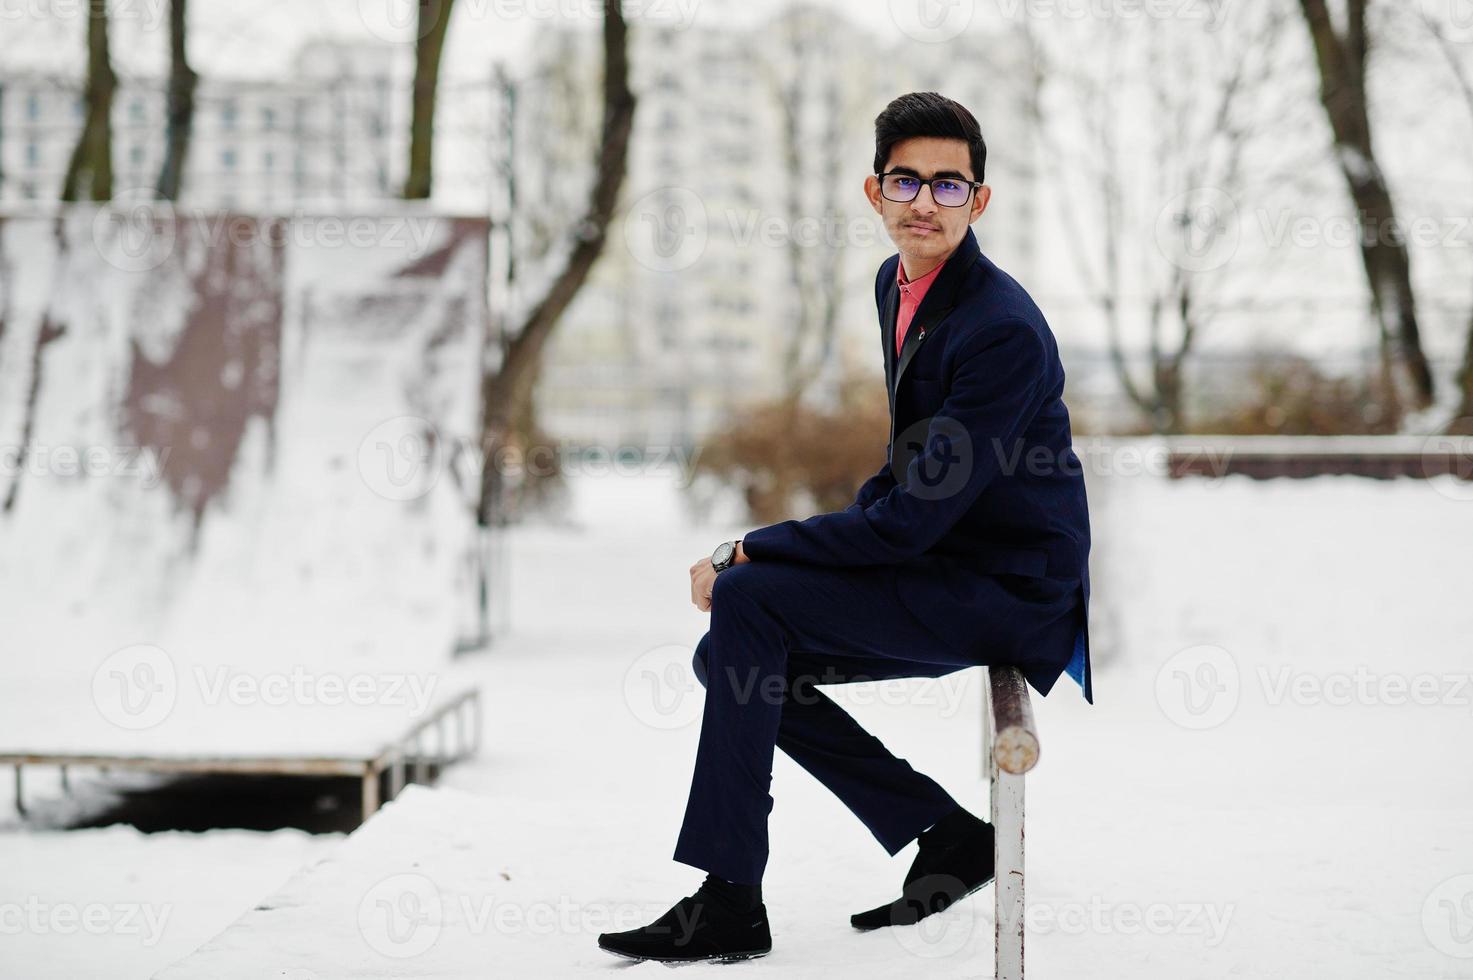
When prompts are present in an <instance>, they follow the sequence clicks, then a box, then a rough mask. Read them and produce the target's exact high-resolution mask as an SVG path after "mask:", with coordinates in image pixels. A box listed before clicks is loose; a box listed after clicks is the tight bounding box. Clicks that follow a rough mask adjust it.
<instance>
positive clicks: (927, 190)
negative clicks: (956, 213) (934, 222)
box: [910, 184, 936, 216]
mask: <svg viewBox="0 0 1473 980" xmlns="http://www.w3.org/2000/svg"><path fill="white" fill-rule="evenodd" d="M910 209H911V210H912V211H914V212H915V213H916V214H918V215H922V216H928V215H933V214H935V213H936V199H935V198H934V197H932V196H931V185H930V184H923V185H921V189H920V190H919V191H917V192H916V197H915V200H914V201H911V202H910Z"/></svg>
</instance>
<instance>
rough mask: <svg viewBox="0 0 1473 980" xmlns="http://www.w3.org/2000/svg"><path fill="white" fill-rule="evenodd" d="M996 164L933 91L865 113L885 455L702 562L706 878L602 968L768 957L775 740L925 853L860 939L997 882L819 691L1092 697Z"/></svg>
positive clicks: (685, 836)
mask: <svg viewBox="0 0 1473 980" xmlns="http://www.w3.org/2000/svg"><path fill="white" fill-rule="evenodd" d="M986 160H987V147H986V144H985V143H984V142H983V140H982V133H981V130H980V128H979V127H978V125H977V121H976V119H975V118H973V116H972V114H971V113H970V112H968V111H967V110H966V109H965V108H963V107H962V106H961V105H959V104H957V103H956V102H953V101H952V100H950V99H947V98H944V97H943V96H941V95H938V94H936V93H935V92H916V93H911V94H909V95H903V96H901V97H900V98H898V99H896V100H895V101H894V102H891V103H890V104H889V105H888V106H886V107H885V110H884V111H883V112H882V113H880V115H879V117H878V118H877V119H876V120H875V161H874V166H875V174H874V175H873V176H870V177H867V178H865V184H864V189H865V193H866V195H868V197H869V200H870V204H871V205H872V206H873V207H874V209H875V210H876V211H877V212H878V213H879V214H880V216H881V218H882V219H883V221H884V224H885V230H886V232H887V233H888V234H889V236H890V238H891V240H892V241H893V242H894V243H895V246H896V248H897V249H899V254H898V255H894V256H891V257H890V258H889V259H887V260H886V261H885V262H884V263H883V264H882V265H881V266H880V270H879V274H878V275H877V276H876V278H875V303H876V307H877V309H878V311H879V314H880V336H881V340H882V343H883V351H882V353H883V356H884V363H885V378H886V384H887V386H888V388H889V393H890V417H891V432H890V444H889V451H888V455H889V458H888V459H887V461H886V463H885V465H884V466H881V467H880V469H879V472H877V473H875V475H874V476H872V477H870V478H869V479H868V480H867V481H865V483H864V485H863V486H862V487H860V488H859V493H858V495H857V497H856V498H855V501H854V503H853V504H851V505H849V506H848V507H847V508H845V509H844V510H842V511H839V512H837V513H832V514H819V515H817V516H814V517H810V518H808V519H807V520H803V521H783V522H781V523H779V524H773V525H771V526H768V527H764V528H760V529H759V530H756V531H753V532H751V533H749V534H747V535H746V536H745V537H744V538H743V539H742V540H741V541H732V542H725V543H724V544H722V545H721V546H720V547H718V548H717V549H716V552H715V554H713V555H712V556H711V558H709V559H702V560H701V561H699V562H697V563H696V564H695V565H693V566H692V567H691V570H690V573H691V600H692V601H693V602H694V603H695V604H696V606H697V607H698V608H700V609H702V610H709V611H710V613H711V628H710V630H709V631H708V632H707V633H706V634H705V636H703V637H702V638H701V640H700V643H699V644H698V645H697V647H696V658H695V666H696V675H697V677H698V678H700V680H701V682H702V683H703V684H704V685H705V687H706V700H705V714H704V716H703V718H702V722H701V734H700V742H699V747H698V749H697V753H696V763H695V774H694V776H693V778H692V781H691V789H690V797H689V800H688V802H687V804H686V811H685V820H684V824H683V825H682V827H681V831H680V837H679V840H678V842H677V844H676V848H675V855H674V856H675V859H676V860H677V861H680V862H682V863H684V864H689V865H692V866H694V867H697V868H700V869H702V870H704V871H706V872H707V873H708V874H707V877H706V880H705V882H704V883H703V884H702V885H701V886H700V888H699V889H698V890H697V891H696V893H695V894H693V895H691V896H689V897H687V898H684V899H681V900H680V901H679V902H678V903H676V905H674V906H673V907H672V908H671V909H670V910H669V911H668V912H666V913H665V914H664V915H662V916H660V917H659V918H658V919H656V920H655V921H654V922H653V923H651V924H650V925H648V926H645V927H643V928H640V929H634V930H630V931H628V932H621V933H605V934H603V935H601V936H599V945H600V946H601V947H603V948H604V949H607V950H609V951H610V952H614V953H619V954H622V955H625V956H632V957H636V958H641V959H659V960H694V959H741V958H746V957H751V956H760V955H762V954H763V953H766V952H769V951H770V950H771V948H772V940H771V936H770V933H769V929H768V921H767V910H766V907H765V906H764V905H763V903H762V893H761V880H762V873H763V870H764V868H765V866H766V863H767V853H768V849H767V816H768V813H769V812H770V811H771V809H772V797H771V795H770V794H769V793H768V789H769V787H770V785H771V780H772V760H773V752H774V747H775V746H781V747H782V749H783V751H784V752H786V753H787V754H788V755H789V756H791V757H792V758H793V759H794V761H796V762H797V763H798V764H799V765H801V766H802V767H803V768H804V769H806V770H807V771H808V772H810V773H812V774H813V775H814V776H815V777H816V778H817V779H819V780H820V781H821V782H823V784H824V785H825V786H827V787H828V788H829V789H830V790H832V791H833V792H834V793H835V795H837V796H838V797H839V798H840V799H841V800H842V801H843V802H844V803H845V805H846V806H848V807H849V809H850V810H852V811H853V812H854V814H855V816H857V817H858V818H859V819H860V820H861V821H863V822H864V824H865V826H866V827H867V828H869V830H870V832H871V833H873V834H874V835H875V838H876V839H877V840H878V841H879V842H880V844H881V846H883V847H884V848H885V850H886V851H888V852H889V853H890V854H891V855H894V854H896V853H898V852H899V851H900V850H901V848H903V847H904V846H905V845H906V844H908V843H909V842H910V841H912V840H917V839H919V845H920V846H919V851H918V853H917V854H916V857H915V860H914V862H913V863H912V865H911V868H910V870H909V872H908V873H907V874H906V876H905V880H904V883H903V884H902V886H901V895H900V897H899V898H897V899H895V900H894V901H892V902H890V903H888V904H886V905H882V906H880V907H878V908H875V909H871V910H869V911H868V912H862V913H858V914H856V915H853V916H851V917H850V922H851V924H852V925H854V927H855V928H858V929H872V928H877V927H880V926H892V925H908V924H913V923H915V922H916V921H918V920H919V919H921V918H923V917H925V916H927V915H930V914H932V913H935V912H939V911H941V910H943V909H945V908H946V907H947V906H949V905H950V904H951V903H952V902H954V901H956V900H957V899H959V898H961V897H962V896H964V895H967V894H970V893H971V892H974V891H976V890H977V889H979V888H981V887H982V886H983V885H984V884H986V883H987V882H988V881H990V880H991V879H992V876H993V854H992V849H993V828H992V826H991V825H990V824H988V823H987V822H986V821H984V820H981V819H979V818H977V817H976V816H974V815H972V814H971V813H969V812H967V811H966V810H965V809H963V808H962V807H961V806H960V805H959V804H958V803H957V802H956V801H955V800H954V799H952V798H951V796H950V795H948V794H947V792H946V791H945V790H944V789H942V788H941V787H940V786H939V785H938V784H937V783H936V782H935V781H933V780H932V779H930V778H928V777H926V776H924V775H922V774H920V773H918V772H916V771H915V770H914V769H912V768H911V767H910V766H909V765H908V764H907V763H906V762H905V760H903V759H897V758H896V757H895V756H893V755H891V754H890V753H889V752H888V751H887V750H886V749H885V747H884V746H883V745H881V744H880V742H879V741H878V740H877V739H876V738H874V736H872V735H870V734H869V733H867V732H866V731H864V729H862V728H860V727H859V725H858V724H856V723H855V721H854V719H853V718H851V717H850V716H849V715H848V714H847V713H846V712H844V711H843V709H841V708H840V707H839V706H838V705H836V704H835V703H834V702H833V701H832V700H830V699H829V698H828V697H826V696H825V695H824V694H822V693H821V692H819V691H818V690H817V689H816V688H815V687H814V685H815V684H825V683H840V682H851V681H858V680H877V679H883V678H891V677H917V676H919V677H939V676H942V675H944V674H948V673H951V672H952V671H956V670H961V669H963V668H966V667H973V666H978V665H983V664H1012V665H1016V666H1018V667H1019V668H1020V669H1021V670H1022V671H1023V675H1024V677H1026V678H1027V680H1028V682H1029V684H1030V685H1031V686H1032V687H1034V688H1035V689H1036V690H1037V691H1038V692H1039V693H1040V694H1047V693H1048V692H1049V690H1050V689H1051V688H1052V687H1053V684H1054V682H1055V680H1057V679H1058V677H1059V676H1060V675H1061V674H1062V673H1064V672H1065V671H1067V672H1068V673H1069V674H1070V675H1071V676H1072V677H1073V678H1074V679H1075V680H1076V681H1077V682H1078V683H1079V684H1080V686H1081V687H1082V688H1083V691H1084V696H1085V698H1086V699H1087V700H1089V701H1090V702H1091V703H1093V700H1094V697H1093V692H1092V689H1091V679H1090V668H1089V647H1088V617H1087V608H1088V601H1089V571H1088V555H1089V517H1088V513H1087V509H1086V504H1085V493H1084V479H1083V472H1082V468H1081V466H1080V465H1079V459H1078V457H1076V456H1075V454H1074V451H1073V449H1072V448H1071V441H1072V440H1071V436H1070V431H1069V413H1068V411H1067V410H1066V408H1065V407H1064V402H1063V400H1062V395H1063V390H1064V371H1063V368H1062V367H1061V366H1060V364H1059V356H1058V349H1057V347H1056V345H1055V343H1054V337H1053V334H1052V332H1051V331H1050V330H1049V327H1048V324H1047V323H1046V322H1045V321H1044V317H1043V314H1042V313H1041V312H1039V310H1038V307H1037V306H1035V305H1034V303H1033V301H1032V300H1031V299H1030V298H1029V296H1028V294H1027V293H1026V292H1025V291H1024V290H1023V287H1022V286H1020V285H1018V283H1017V282H1015V281H1014V280H1013V279H1012V278H1011V277H1010V276H1008V275H1007V274H1006V273H1005V272H1003V271H1002V270H1001V269H999V268H997V266H995V265H993V263H992V262H991V261H990V260H989V259H988V258H987V257H986V256H985V255H983V254H982V252H981V251H980V249H979V248H978V246H977V239H976V237H975V236H974V235H973V233H972V230H971V227H970V226H971V224H972V222H974V221H976V220H977V219H978V218H979V217H981V216H982V212H983V211H984V210H986V208H987V202H988V200H989V199H990V197H991V190H990V188H989V187H988V186H987V185H986V184H984V183H983V182H982V181H983V171H984V167H985V164H986ZM958 737H970V736H969V735H967V734H966V733H958Z"/></svg>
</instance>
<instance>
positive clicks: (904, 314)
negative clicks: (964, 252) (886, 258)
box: [895, 255, 951, 357]
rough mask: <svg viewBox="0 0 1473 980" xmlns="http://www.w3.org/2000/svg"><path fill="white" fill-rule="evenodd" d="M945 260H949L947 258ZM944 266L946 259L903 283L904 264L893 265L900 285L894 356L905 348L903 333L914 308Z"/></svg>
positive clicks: (913, 312)
mask: <svg viewBox="0 0 1473 980" xmlns="http://www.w3.org/2000/svg"><path fill="white" fill-rule="evenodd" d="M946 258H951V256H949V255H948V256H947V257H946ZM945 265H946V259H942V260H941V264H940V265H938V266H936V268H934V269H932V270H931V271H930V272H928V273H926V274H925V275H924V276H921V277H920V278H919V279H917V280H916V281H915V282H906V281H905V263H904V262H897V263H895V281H896V282H897V283H898V284H899V285H900V308H899V310H897V311H896V313H895V356H896V357H899V356H900V351H901V349H902V348H903V347H904V346H905V331H906V330H907V329H909V327H910V321H911V319H912V318H914V317H915V315H916V307H918V306H920V305H921V300H922V299H923V298H925V295H926V290H928V289H930V288H931V283H933V282H935V281H936V273H938V272H940V271H941V269H942V267H943V266H945Z"/></svg>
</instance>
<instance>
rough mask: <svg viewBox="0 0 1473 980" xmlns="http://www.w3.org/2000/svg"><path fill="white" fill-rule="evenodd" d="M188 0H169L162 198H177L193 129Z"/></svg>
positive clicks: (194, 81) (193, 80)
mask: <svg viewBox="0 0 1473 980" xmlns="http://www.w3.org/2000/svg"><path fill="white" fill-rule="evenodd" d="M188 6H189V0H169V91H168V107H167V113H168V121H167V127H168V128H167V131H166V133H165V138H164V164H163V166H162V167H161V168H160V169H159V179H158V183H157V185H156V187H155V193H156V194H157V195H158V196H159V197H160V198H162V199H163V200H166V201H176V200H178V199H179V191H180V188H181V185H182V184H183V181H184V165H185V161H187V160H188V158H189V138H190V134H191V132H192V130H193V128H194V90H195V88H196V87H197V86H198V84H199V76H198V75H196V74H195V72H194V69H193V68H191V67H189V59H188V57H187V56H186V48H185V40H186V38H187V26H186V25H187V12H186V11H187V8H188Z"/></svg>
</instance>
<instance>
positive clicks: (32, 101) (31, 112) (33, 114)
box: [26, 92, 41, 122]
mask: <svg viewBox="0 0 1473 980" xmlns="http://www.w3.org/2000/svg"><path fill="white" fill-rule="evenodd" d="M26 118H27V119H29V120H31V121H32V122H34V121H35V120H37V119H39V118H41V100H40V98H38V97H37V96H36V93H35V92H32V93H31V94H30V95H27V96H26Z"/></svg>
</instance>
